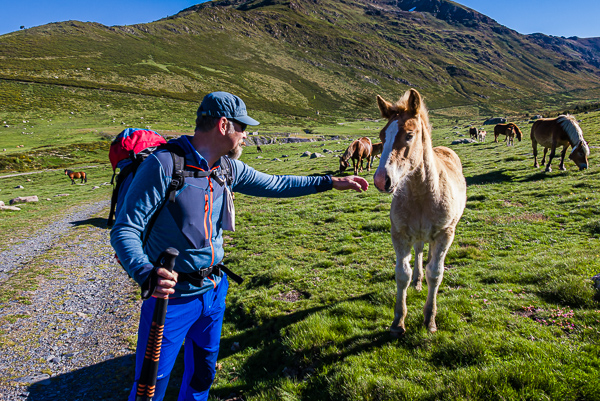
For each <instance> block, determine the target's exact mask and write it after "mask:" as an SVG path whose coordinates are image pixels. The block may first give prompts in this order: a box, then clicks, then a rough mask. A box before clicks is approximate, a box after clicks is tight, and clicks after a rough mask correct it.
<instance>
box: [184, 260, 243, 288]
mask: <svg viewBox="0 0 600 401" xmlns="http://www.w3.org/2000/svg"><path fill="white" fill-rule="evenodd" d="M221 270H222V271H223V272H225V273H226V274H227V276H228V277H231V279H232V280H233V281H235V282H236V283H238V284H241V283H242V282H243V281H244V279H243V278H242V277H240V276H238V275H237V274H235V273H234V272H232V271H231V270H229V268H227V266H225V265H224V264H222V263H218V264H216V265H214V266H211V267H205V268H204V269H200V270H199V271H197V272H193V273H180V272H178V273H177V274H178V276H179V278H178V279H177V281H185V282H188V283H190V284H192V285H193V286H195V287H201V286H202V282H203V281H204V279H205V278H207V277H208V276H210V275H211V274H216V275H221Z"/></svg>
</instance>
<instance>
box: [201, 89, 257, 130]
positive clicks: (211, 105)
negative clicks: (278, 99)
mask: <svg viewBox="0 0 600 401" xmlns="http://www.w3.org/2000/svg"><path fill="white" fill-rule="evenodd" d="M196 115H197V118H196V130H199V131H208V130H210V129H212V128H213V127H214V126H215V125H216V124H217V121H218V120H219V119H220V118H221V117H225V118H227V119H228V120H230V121H232V122H235V123H238V124H239V125H240V127H241V128H242V131H245V130H246V126H248V125H259V124H260V123H259V122H258V121H256V120H255V119H253V118H252V117H250V116H248V112H247V111H246V104H245V103H244V101H243V100H242V99H240V98H239V97H238V96H235V95H232V94H231V93H228V92H212V93H209V94H208V95H206V96H204V99H202V103H201V104H200V107H198V111H197V112H196Z"/></svg>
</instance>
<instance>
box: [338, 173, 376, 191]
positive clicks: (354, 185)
mask: <svg viewBox="0 0 600 401" xmlns="http://www.w3.org/2000/svg"><path fill="white" fill-rule="evenodd" d="M331 181H332V182H333V189H337V190H338V191H345V190H347V189H353V190H355V191H356V192H363V191H366V190H367V189H369V183H368V182H367V180H365V179H364V178H362V177H359V176H356V175H351V176H348V177H331Z"/></svg>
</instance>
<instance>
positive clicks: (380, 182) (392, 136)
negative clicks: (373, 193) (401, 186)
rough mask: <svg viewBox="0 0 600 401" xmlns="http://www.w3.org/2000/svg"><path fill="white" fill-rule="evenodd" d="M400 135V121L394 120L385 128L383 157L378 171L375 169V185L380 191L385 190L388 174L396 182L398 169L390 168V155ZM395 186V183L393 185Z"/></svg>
mask: <svg viewBox="0 0 600 401" xmlns="http://www.w3.org/2000/svg"><path fill="white" fill-rule="evenodd" d="M397 135H398V121H393V122H392V123H391V124H389V125H388V127H387V129H386V130H385V141H384V143H383V150H382V151H381V158H380V162H379V166H377V171H375V175H374V181H375V186H376V187H377V188H378V189H379V190H380V191H385V178H386V176H388V177H389V178H390V181H391V182H392V183H394V182H395V180H394V176H395V175H396V174H395V173H396V169H394V168H390V155H391V154H392V151H393V149H394V142H395V141H396V136H397ZM392 187H393V185H392Z"/></svg>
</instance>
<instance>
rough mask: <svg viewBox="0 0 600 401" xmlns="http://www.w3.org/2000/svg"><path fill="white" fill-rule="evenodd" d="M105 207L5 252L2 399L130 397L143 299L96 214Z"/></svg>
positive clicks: (0, 304) (0, 289)
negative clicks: (116, 260) (119, 259)
mask: <svg viewBox="0 0 600 401" xmlns="http://www.w3.org/2000/svg"><path fill="white" fill-rule="evenodd" d="M106 206H107V201H102V202H98V203H94V204H91V205H90V206H89V207H88V208H87V209H86V210H85V211H81V210H80V209H79V210H78V211H76V212H73V213H69V214H67V215H65V216H64V217H63V218H61V220H60V221H57V222H55V223H53V224H51V225H50V226H48V227H45V228H42V229H40V230H39V231H38V232H36V233H34V234H33V235H32V236H31V237H30V238H27V239H24V241H23V242H21V243H20V244H18V245H15V246H13V247H11V248H10V249H8V250H6V251H4V252H2V253H0V266H2V271H1V272H0V276H2V277H1V280H0V296H2V298H0V400H123V399H126V396H127V393H128V391H129V389H130V386H131V383H132V381H133V361H134V358H133V355H134V352H133V351H132V350H131V345H132V344H134V343H135V331H136V327H137V319H138V311H139V303H140V301H139V295H138V288H137V286H136V285H135V283H134V282H133V281H132V280H131V279H129V277H127V275H126V273H125V272H124V270H123V269H122V268H121V267H120V266H119V265H117V264H116V263H115V262H114V258H113V250H112V248H111V246H110V243H109V231H108V230H107V229H106V227H105V226H104V223H103V222H102V220H101V219H98V218H93V217H92V216H93V215H94V214H96V213H97V212H98V211H100V210H103V209H105V208H106ZM101 222H102V223H101ZM32 277H33V278H34V279H33V281H29V282H28V281H25V280H27V279H28V278H30V280H31V278H32ZM35 282H37V286H35V285H33V286H32V283H35ZM23 283H26V284H27V285H26V287H25V288H22V289H21V287H23ZM13 289H20V290H19V291H17V292H16V293H14V292H11V290H13Z"/></svg>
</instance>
